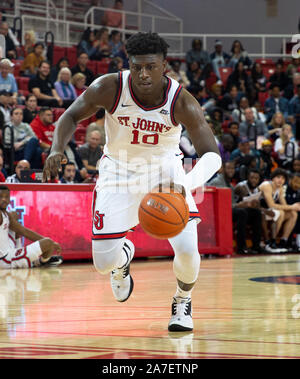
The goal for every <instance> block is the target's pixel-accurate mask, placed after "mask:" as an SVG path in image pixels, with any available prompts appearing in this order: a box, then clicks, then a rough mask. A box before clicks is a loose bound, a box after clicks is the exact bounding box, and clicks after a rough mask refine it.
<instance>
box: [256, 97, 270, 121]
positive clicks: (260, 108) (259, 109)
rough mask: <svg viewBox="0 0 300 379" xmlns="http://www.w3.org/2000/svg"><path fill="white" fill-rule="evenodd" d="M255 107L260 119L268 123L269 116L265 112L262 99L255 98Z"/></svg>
mask: <svg viewBox="0 0 300 379" xmlns="http://www.w3.org/2000/svg"><path fill="white" fill-rule="evenodd" d="M253 107H254V108H255V109H256V112H257V115H258V119H259V120H260V121H262V122H264V123H267V117H266V115H265V114H264V109H263V106H262V104H261V102H260V101H258V100H255V101H254V103H253Z"/></svg>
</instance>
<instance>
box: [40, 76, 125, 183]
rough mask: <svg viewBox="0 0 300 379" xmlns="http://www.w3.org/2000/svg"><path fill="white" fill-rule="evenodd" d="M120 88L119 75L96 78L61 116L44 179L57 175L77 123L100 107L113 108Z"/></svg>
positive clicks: (45, 168)
mask: <svg viewBox="0 0 300 379" xmlns="http://www.w3.org/2000/svg"><path fill="white" fill-rule="evenodd" d="M117 90H118V75H117V74H108V75H103V76H102V77H100V78H98V79H96V80H95V81H94V82H93V83H92V84H91V85H90V86H89V87H88V88H87V89H86V91H85V92H84V93H83V94H82V95H81V96H79V97H78V98H77V99H76V100H75V101H74V102H73V103H72V105H71V106H70V107H69V108H68V109H67V110H66V111H65V112H64V113H63V115H62V116H61V117H60V118H59V121H58V123H57V126H56V128H55V132H54V137H53V142H52V147H51V153H50V155H49V156H48V158H47V160H46V162H45V166H44V172H43V181H44V182H45V181H47V180H50V179H51V177H56V176H57V175H58V171H59V170H60V169H61V163H63V161H64V160H65V156H64V154H63V152H64V150H65V147H66V145H67V144H68V142H69V141H70V139H71V137H72V135H73V133H74V132H75V130H76V127H77V123H78V122H80V121H81V120H85V119H87V118H89V117H91V116H92V115H93V114H95V113H96V112H97V111H98V110H99V109H100V108H105V109H106V110H107V111H109V110H111V109H112V107H113V104H114V101H115V98H116V94H117Z"/></svg>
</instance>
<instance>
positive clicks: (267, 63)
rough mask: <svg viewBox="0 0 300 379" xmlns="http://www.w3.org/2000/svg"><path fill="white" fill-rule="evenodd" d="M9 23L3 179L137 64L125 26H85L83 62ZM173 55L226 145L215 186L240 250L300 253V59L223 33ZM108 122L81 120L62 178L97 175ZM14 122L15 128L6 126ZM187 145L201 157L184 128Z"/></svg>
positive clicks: (1, 79) (175, 74)
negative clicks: (97, 86) (226, 46)
mask: <svg viewBox="0 0 300 379" xmlns="http://www.w3.org/2000/svg"><path fill="white" fill-rule="evenodd" d="M9 30H10V28H9V25H8V24H7V22H6V21H3V19H2V21H1V19H0V34H3V35H4V36H5V39H6V58H4V59H1V61H0V133H1V135H0V137H1V138H0V141H1V143H2V145H0V181H7V182H11V183H17V182H19V181H20V180H21V176H20V170H21V169H24V167H25V168H34V169H42V168H43V164H44V161H45V159H46V157H47V154H48V153H49V151H50V148H51V142H52V138H53V133H54V130H55V125H56V122H57V119H58V118H59V116H60V115H61V114H62V113H63V112H64V110H65V109H67V108H68V107H69V106H70V104H72V102H73V101H74V100H75V99H76V98H77V97H78V96H80V94H82V93H83V92H84V91H85V89H86V88H87V86H88V85H90V84H91V82H92V81H93V80H94V79H95V78H97V77H98V76H101V75H102V74H105V73H108V72H118V71H119V70H125V69H128V61H127V58H126V52H125V48H124V41H123V40H122V35H121V33H120V32H119V31H118V30H112V31H110V32H109V29H108V28H107V27H106V26H102V27H101V28H100V29H99V30H91V29H90V28H88V29H87V30H85V32H84V33H83V35H82V38H81V40H80V41H79V43H78V45H77V46H76V47H75V50H76V60H74V61H73V62H70V59H69V58H68V56H67V55H62V56H61V57H60V58H57V57H55V56H54V59H53V63H52V64H51V62H50V61H49V60H47V57H46V48H45V46H44V45H43V44H42V43H40V42H36V41H35V33H34V32H33V31H26V32H25V35H24V41H25V43H24V45H23V46H22V45H21V44H20V43H19V45H18V46H17V45H16V44H15V41H14V40H13V39H12V38H11V36H10V35H11V33H9ZM73 49H74V47H73ZM168 62H169V66H168V70H167V73H166V75H168V76H170V77H172V78H174V79H176V80H177V81H178V82H179V83H180V84H181V85H182V86H183V87H184V88H186V90H188V91H189V92H190V93H191V94H192V95H193V96H194V97H195V98H196V99H197V101H198V102H199V104H200V106H201V107H202V109H203V112H204V114H205V119H206V121H207V123H208V125H209V126H210V128H211V130H212V132H213V134H214V136H215V139H216V142H217V144H218V146H219V150H220V154H221V156H222V160H223V167H222V169H221V170H220V172H219V173H217V174H216V175H215V176H214V177H213V178H212V179H211V180H210V181H209V182H208V183H207V185H209V186H220V187H228V188H230V189H231V191H232V217H233V222H234V223H236V225H237V226H236V231H237V235H236V241H237V252H238V253H240V254H247V253H253V252H261V251H268V252H271V253H277V252H284V251H289V249H291V248H293V249H294V250H295V249H296V251H298V249H299V251H300V221H299V220H298V212H299V211H300V208H299V209H298V208H297V207H298V202H299V201H300V193H299V190H300V154H299V140H300V58H291V59H288V60H282V59H279V60H278V61H276V62H275V61H272V60H270V59H265V60H264V59H255V60H254V59H251V58H250V57H249V55H248V54H247V51H246V50H245V48H244V46H243V45H242V43H241V42H240V41H238V40H235V41H233V42H232V47H231V50H230V51H228V52H225V51H223V44H222V41H220V40H216V41H215V45H214V51H211V52H208V51H205V50H204V49H203V46H202V41H201V40H198V39H194V40H193V41H192V44H191V48H190V49H189V50H188V51H187V52H186V56H185V59H168ZM99 65H100V66H99ZM99 67H101V70H100V71H99ZM104 119H105V112H104V111H103V110H100V111H99V112H98V113H97V114H96V115H95V116H93V117H92V118H90V119H88V120H85V121H83V122H82V123H80V125H78V128H77V131H76V132H75V134H74V136H73V138H72V140H71V141H70V143H69V144H68V146H67V148H66V151H65V154H66V156H67V158H68V164H67V165H65V166H64V167H63V172H62V173H61V176H60V177H59V178H53V180H54V181H56V182H61V183H88V182H93V181H95V178H96V177H97V162H98V161H99V159H100V157H101V155H102V151H103V145H104V144H105V133H104ZM5 125H10V128H5V133H4V126H5ZM12 131H13V139H12V135H11V134H12ZM10 141H13V142H12V143H13V150H14V163H15V172H13V173H12V172H10V173H8V172H7V169H6V165H5V159H6V157H5V148H4V145H5V146H7V145H9V143H10ZM180 147H181V150H182V151H183V153H184V156H185V157H188V158H197V153H196V151H195V149H194V147H193V145H192V142H191V140H190V138H189V135H188V133H187V131H186V130H185V128H184V126H183V131H182V136H181V142H180ZM249 238H250V240H251V239H252V244H250V245H249V243H248V244H247V239H249Z"/></svg>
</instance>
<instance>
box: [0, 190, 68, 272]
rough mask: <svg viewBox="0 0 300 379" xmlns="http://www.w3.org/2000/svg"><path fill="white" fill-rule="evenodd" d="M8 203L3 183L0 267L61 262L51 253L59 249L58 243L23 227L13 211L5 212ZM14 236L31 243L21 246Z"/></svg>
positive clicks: (0, 206)
mask: <svg viewBox="0 0 300 379" xmlns="http://www.w3.org/2000/svg"><path fill="white" fill-rule="evenodd" d="M9 203H10V190H9V188H8V187H6V186H5V185H1V186H0V269H2V268H6V269H8V268H31V267H37V266H44V265H45V266H46V265H47V266H57V265H59V264H61V263H62V257H61V256H55V255H52V253H53V252H54V251H61V247H60V245H59V244H58V243H56V242H54V241H52V240H51V239H50V238H44V237H43V236H41V235H40V234H37V233H35V232H34V231H32V230H30V229H28V228H25V227H24V226H22V225H21V224H20V223H18V221H17V220H16V217H15V214H14V213H13V212H11V213H10V212H7V210H6V208H7V207H8V205H9ZM16 236H23V237H25V238H27V239H29V240H30V241H35V242H33V243H32V244H30V245H28V246H26V247H22V246H20V244H19V242H20V240H19V239H18V240H17V239H16Z"/></svg>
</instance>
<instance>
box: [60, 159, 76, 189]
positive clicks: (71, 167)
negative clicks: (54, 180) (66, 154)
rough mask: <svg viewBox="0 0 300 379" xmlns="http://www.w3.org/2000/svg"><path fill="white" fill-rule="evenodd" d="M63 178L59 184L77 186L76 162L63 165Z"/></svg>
mask: <svg viewBox="0 0 300 379" xmlns="http://www.w3.org/2000/svg"><path fill="white" fill-rule="evenodd" d="M62 170H63V172H62V177H61V178H60V180H59V182H60V183H63V184H75V183H77V181H76V180H75V176H76V168H75V163H74V162H71V161H69V162H67V163H66V164H65V165H62Z"/></svg>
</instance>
